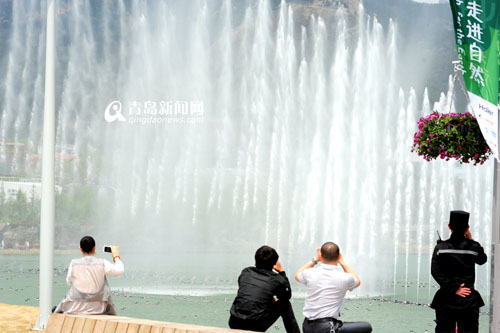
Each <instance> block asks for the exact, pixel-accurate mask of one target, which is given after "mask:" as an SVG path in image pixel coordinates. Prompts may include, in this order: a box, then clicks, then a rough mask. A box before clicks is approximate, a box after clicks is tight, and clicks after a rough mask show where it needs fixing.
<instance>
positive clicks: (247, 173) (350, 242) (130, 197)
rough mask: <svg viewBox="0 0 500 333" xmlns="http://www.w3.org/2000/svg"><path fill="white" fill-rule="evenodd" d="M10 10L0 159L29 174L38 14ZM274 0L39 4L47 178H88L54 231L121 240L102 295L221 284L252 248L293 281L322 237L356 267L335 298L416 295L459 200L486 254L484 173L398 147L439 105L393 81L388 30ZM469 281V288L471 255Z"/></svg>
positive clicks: (391, 28)
mask: <svg viewBox="0 0 500 333" xmlns="http://www.w3.org/2000/svg"><path fill="white" fill-rule="evenodd" d="M11 6H12V7H11V8H9V10H8V11H10V13H11V20H10V21H9V22H8V23H5V24H4V25H6V26H7V28H6V29H4V30H2V31H4V32H5V31H7V32H8V36H7V38H8V42H7V43H8V44H7V45H8V46H7V48H6V51H5V52H3V58H1V66H0V72H1V73H2V77H3V78H4V80H3V85H1V86H0V111H1V117H0V142H2V143H3V144H1V145H0V163H1V164H2V165H3V166H6V168H7V169H8V170H9V172H10V173H11V174H18V175H37V174H39V173H40V165H39V163H38V158H37V156H39V154H40V152H41V142H40V141H41V124H42V122H41V117H42V105H43V94H42V89H43V85H42V82H43V73H44V67H43V64H44V61H43V60H44V54H45V53H44V40H45V39H44V29H43V25H44V22H43V19H41V17H42V16H41V13H43V12H44V6H43V3H40V2H39V1H37V0H32V1H15V2H12V4H11ZM294 6H295V5H294ZM294 6H292V4H287V3H286V2H283V3H281V4H279V3H278V2H276V1H270V0H258V1H247V2H245V1H243V2H239V1H229V0H227V1H226V0H224V1H201V0H200V1H194V0H193V1H190V2H189V4H188V3H187V2H184V1H155V2H145V1H139V0H129V1H126V0H116V1H102V2H100V1H99V2H96V1H80V0H73V1H70V0H68V1H60V2H59V11H58V13H59V15H58V16H57V32H58V35H57V50H58V51H57V66H58V67H57V68H58V71H57V91H58V99H57V106H58V110H57V112H58V118H57V119H58V126H57V144H58V152H59V155H58V158H57V162H58V163H57V164H58V168H57V179H58V184H59V185H61V186H62V187H63V190H64V188H66V190H68V191H69V190H71V188H74V187H78V186H82V184H83V185H85V186H89V185H92V186H93V187H94V188H96V192H97V193H98V195H99V201H98V202H97V203H96V205H95V209H94V210H93V211H90V212H88V217H87V219H85V220H82V221H81V223H82V225H81V226H80V227H79V229H78V232H76V233H75V235H74V238H75V240H77V239H79V237H80V236H81V235H82V234H84V233H89V232H92V233H93V234H95V235H96V236H97V239H98V240H99V241H100V243H105V242H114V243H116V244H119V245H120V246H121V247H122V252H123V253H124V254H125V255H124V257H125V258H127V257H128V259H127V260H125V261H126V262H127V265H128V266H127V270H128V271H127V274H126V276H125V277H124V279H123V280H121V281H116V286H118V287H123V288H129V290H135V291H141V290H142V291H145V290H146V291H148V292H151V293H176V292H177V293H179V292H184V293H187V294H200V293H209V292H225V291H227V290H230V291H233V290H234V287H235V281H236V278H237V275H238V273H239V271H240V269H241V268H243V267H244V266H245V265H249V264H251V263H252V255H253V252H254V251H255V249H256V248H257V247H258V246H260V245H261V244H264V243H266V244H269V245H271V246H273V247H275V248H277V249H278V252H279V253H280V254H281V258H282V261H283V264H284V267H285V269H287V270H289V271H290V272H293V271H294V270H295V269H297V268H298V267H299V266H300V265H301V264H302V263H303V262H304V261H306V260H309V259H310V257H311V255H312V254H313V253H314V251H315V248H316V247H317V246H319V245H321V243H322V242H324V241H326V240H333V241H336V242H338V243H339V245H340V246H341V249H342V251H343V253H344V256H345V258H346V260H348V261H349V262H350V263H351V265H352V266H353V267H354V268H355V269H356V270H357V271H358V273H359V274H360V275H361V276H362V277H364V278H363V286H362V287H361V288H360V289H359V291H357V292H356V293H355V296H359V297H361V296H384V297H388V298H394V299H398V300H408V301H416V302H420V303H428V302H429V299H430V297H431V295H432V294H433V293H434V290H435V289H434V288H435V284H434V283H433V281H432V278H431V277H430V274H429V270H430V268H429V266H430V262H429V260H430V254H431V252H432V249H433V247H434V245H435V241H436V239H437V236H436V230H439V232H440V233H441V235H443V236H444V237H445V236H446V235H447V232H446V223H447V218H448V211H449V210H451V209H465V210H469V211H471V223H472V232H473V236H474V237H475V238H477V239H478V240H480V241H481V242H482V243H483V244H484V245H485V246H486V247H487V248H489V242H490V234H489V231H490V224H491V221H490V220H491V201H492V199H491V194H492V167H491V165H485V166H483V167H471V166H461V165H458V164H456V163H445V162H442V161H436V162H432V163H427V162H424V161H423V160H420V159H418V158H417V157H416V156H413V155H412V154H411V153H410V147H411V143H412V141H411V140H412V136H413V132H414V131H415V129H416V126H415V123H416V119H417V118H418V117H419V116H421V115H423V114H428V113H429V112H430V111H431V110H432V109H437V110H440V111H442V112H448V111H449V109H450V104H451V103H452V101H451V100H450V96H451V94H450V92H449V91H448V92H447V93H446V94H442V95H441V98H440V100H438V101H436V102H435V104H434V105H433V103H432V102H431V101H430V100H429V97H428V94H427V91H425V92H424V93H423V95H421V94H417V93H416V92H415V91H414V90H409V91H404V90H402V89H401V88H400V85H399V82H398V77H397V73H396V69H397V62H398V38H399V37H400V36H398V27H397V24H394V23H392V22H391V23H390V24H389V25H388V26H387V27H383V26H382V25H381V24H380V23H378V22H377V20H376V19H374V18H370V17H368V16H367V15H366V13H365V12H364V11H363V9H362V7H361V8H360V10H359V12H358V13H357V14H356V15H354V16H353V14H352V13H349V12H348V11H342V10H339V11H337V12H336V14H335V15H334V16H332V17H330V19H328V20H326V19H323V18H322V16H313V17H312V18H310V19H309V20H307V21H305V22H304V24H305V25H301V24H300V23H298V22H297V19H296V18H295V17H294V11H293V9H294V8H297V7H296V6H295V7H294ZM353 18H354V19H353ZM113 102H119V103H114V104H112V103H113ZM432 105H433V106H432ZM108 106H110V109H109V115H111V118H109V117H108V120H106V119H105V110H106V108H107V107H108ZM112 106H117V108H118V109H113V108H111V107H112ZM120 107H121V109H120ZM120 110H121V111H120ZM117 111H119V112H121V116H122V117H123V119H121V118H120V117H119V116H117V113H116V112H117ZM119 118H120V119H119ZM158 118H162V119H164V120H162V121H161V123H159V124H151V123H148V121H149V122H154V121H157V120H154V121H153V120H152V119H158ZM148 119H150V120H148ZM165 119H166V120H165ZM121 120H125V121H121ZM157 122H159V121H157ZM7 143H22V144H20V145H13V146H12V145H10V146H9V145H8V144H7ZM65 157H68V158H65ZM69 157H71V158H69ZM77 203H78V198H75V202H74V204H75V207H76V206H77ZM75 209H77V208H75ZM103 212H105V213H103ZM59 223H60V224H64V221H61V220H60V221H59ZM102 245H104V244H102ZM120 284H121V285H120ZM478 286H479V288H480V289H481V290H482V292H483V293H486V291H487V290H488V289H489V270H488V267H486V266H485V267H481V268H479V269H478ZM295 287H296V288H298V286H295ZM299 290H300V289H299ZM299 294H300V292H299Z"/></svg>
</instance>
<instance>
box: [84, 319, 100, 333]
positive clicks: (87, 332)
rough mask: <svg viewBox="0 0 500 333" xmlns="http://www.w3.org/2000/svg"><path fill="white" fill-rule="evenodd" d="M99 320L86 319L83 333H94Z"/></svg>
mask: <svg viewBox="0 0 500 333" xmlns="http://www.w3.org/2000/svg"><path fill="white" fill-rule="evenodd" d="M96 322H97V320H95V319H90V318H86V319H85V324H84V325H83V329H82V333H92V332H94V326H95V323H96Z"/></svg>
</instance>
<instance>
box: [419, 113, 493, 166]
mask: <svg viewBox="0 0 500 333" xmlns="http://www.w3.org/2000/svg"><path fill="white" fill-rule="evenodd" d="M417 124H418V131H417V132H416V133H415V135H414V136H413V147H412V149H411V150H412V152H417V154H418V155H419V156H422V157H423V158H424V159H425V160H426V161H430V160H432V159H437V158H438V157H439V158H441V159H445V160H447V161H449V160H450V159H452V158H453V159H456V160H458V161H460V163H474V165H477V164H483V163H484V162H486V160H488V158H489V156H490V155H491V150H490V148H489V147H488V145H487V144H486V141H485V140H484V138H483V135H482V134H481V130H480V129H479V124H478V123H477V120H476V118H475V117H474V116H472V114H470V113H469V112H467V113H450V114H441V113H439V112H437V111H434V112H433V113H431V114H430V115H428V116H425V117H422V118H420V119H419V120H418V122H417Z"/></svg>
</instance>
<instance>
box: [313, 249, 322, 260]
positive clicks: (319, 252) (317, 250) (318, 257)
mask: <svg viewBox="0 0 500 333" xmlns="http://www.w3.org/2000/svg"><path fill="white" fill-rule="evenodd" d="M314 260H316V261H321V248H320V247H318V248H317V249H316V255H315V256H314Z"/></svg>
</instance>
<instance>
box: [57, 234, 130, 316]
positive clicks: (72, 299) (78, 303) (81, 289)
mask: <svg viewBox="0 0 500 333" xmlns="http://www.w3.org/2000/svg"><path fill="white" fill-rule="evenodd" d="M80 251H81V252H82V254H83V257H82V258H79V259H73V260H72V261H71V264H70V265H69V269H68V275H67V277H66V282H67V283H68V285H69V290H68V292H67V293H66V296H64V298H63V300H62V301H61V303H59V305H58V306H57V308H56V309H55V310H54V312H55V313H67V314H79V315H93V314H108V315H116V310H115V307H114V304H113V300H112V299H111V288H110V287H109V284H108V281H107V279H106V275H111V276H120V275H122V274H123V271H124V267H123V263H122V262H121V260H120V251H119V250H118V247H117V246H112V247H111V255H112V256H113V261H114V264H112V263H110V262H109V261H107V260H105V259H101V258H96V257H95V256H94V254H95V240H94V239H93V238H92V237H90V236H85V237H83V238H82V239H81V240H80Z"/></svg>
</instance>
